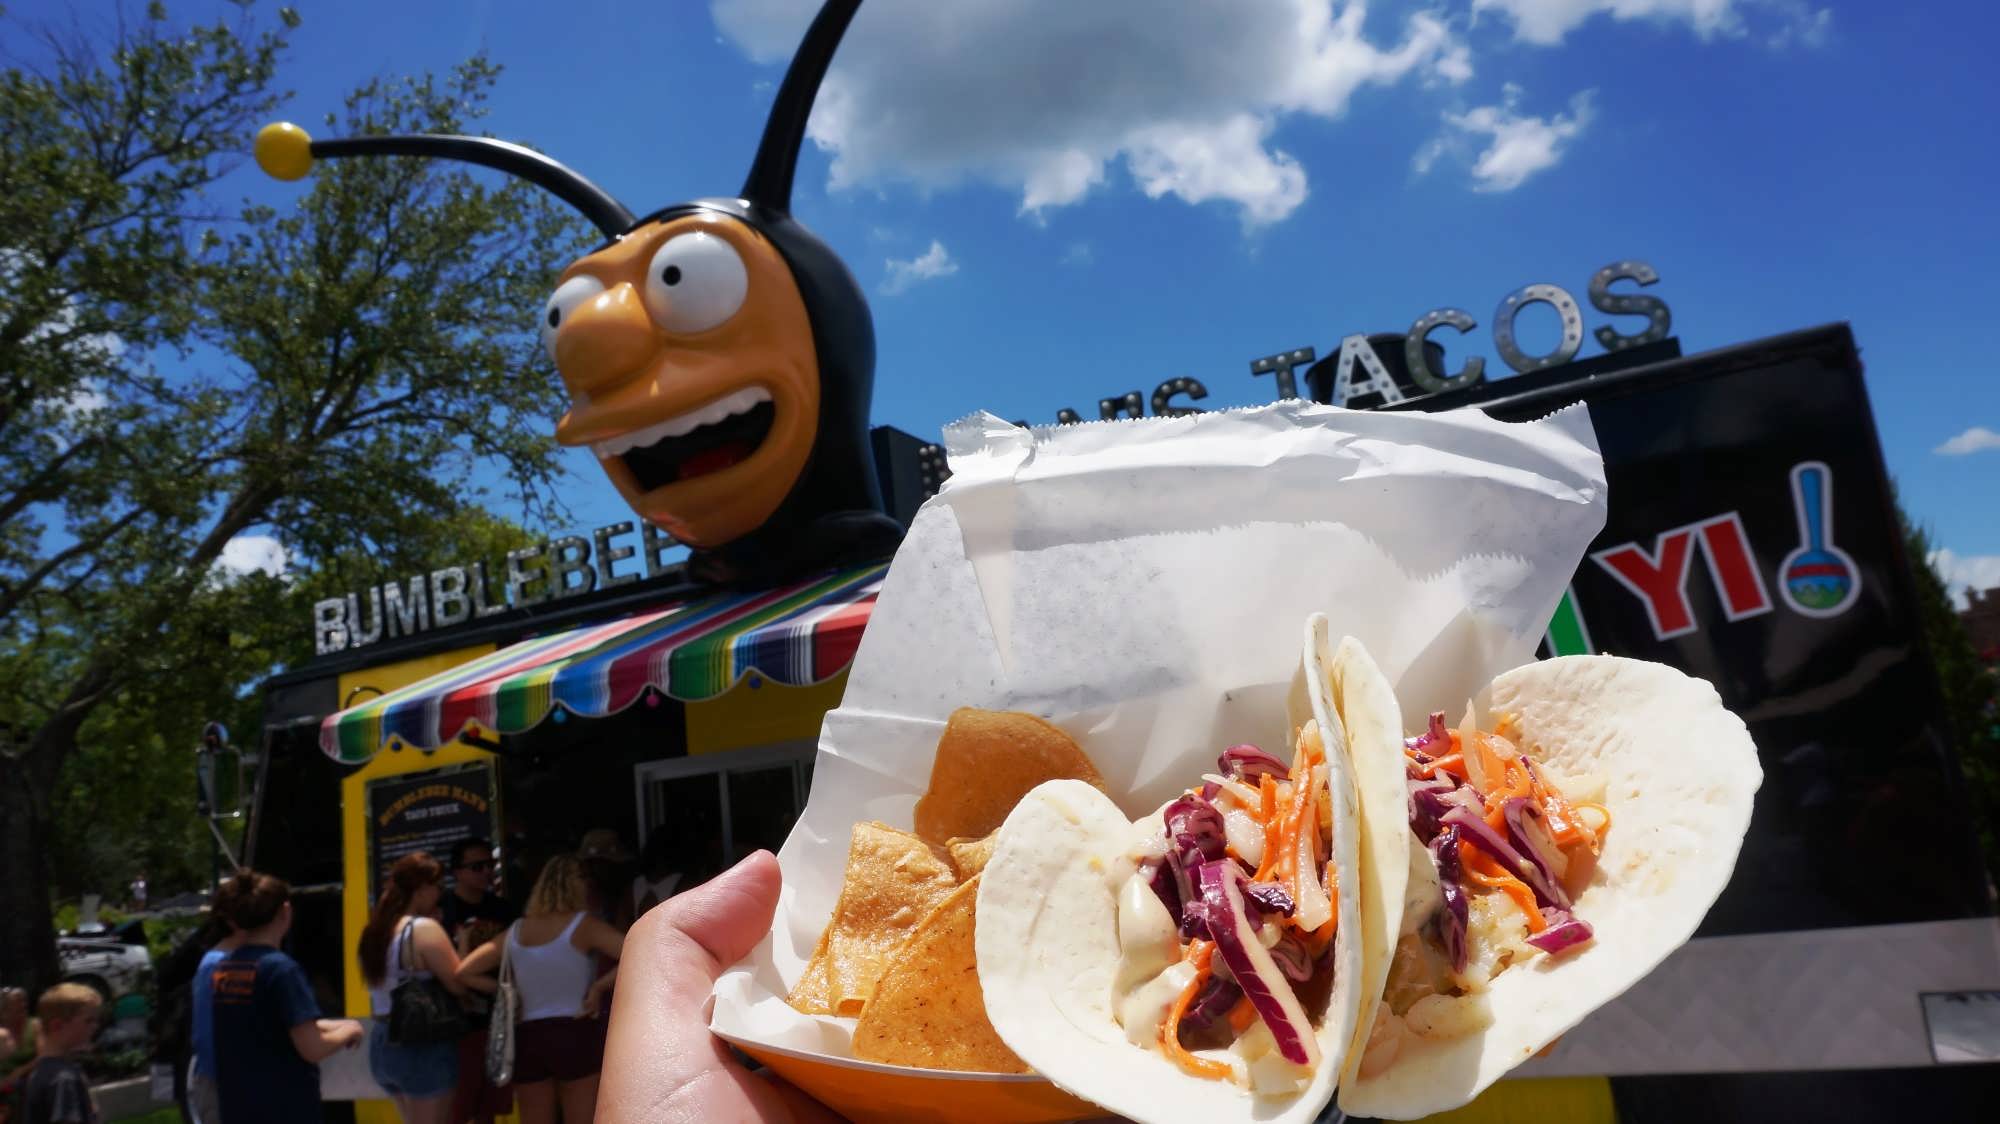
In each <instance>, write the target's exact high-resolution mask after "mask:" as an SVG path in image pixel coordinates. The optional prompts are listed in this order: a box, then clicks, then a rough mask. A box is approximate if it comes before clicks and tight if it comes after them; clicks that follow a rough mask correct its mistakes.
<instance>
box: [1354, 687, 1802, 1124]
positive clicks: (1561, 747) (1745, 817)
mask: <svg viewBox="0 0 2000 1124" xmlns="http://www.w3.org/2000/svg"><path fill="white" fill-rule="evenodd" d="M1336 678H1338V674H1337V673H1336ZM1371 694H1372V692H1371ZM1485 694H1486V697H1485V699H1484V700H1483V701H1484V706H1482V707H1481V709H1482V710H1483V711H1485V712H1487V713H1491V714H1493V715H1496V716H1497V715H1503V714H1512V715H1513V716H1514V719H1515V721H1516V723H1517V724H1518V726H1519V728H1520V742H1519V744H1520V747H1521V749H1522V750H1523V751H1525V752H1526V753H1528V755H1529V756H1530V757H1532V758H1533V759H1534V760H1535V761H1536V762H1537V763H1538V764H1539V765H1541V766H1542V767H1543V768H1544V769H1545V771H1546V772H1547V773H1549V774H1550V775H1551V778H1552V779H1553V780H1555V782H1556V784H1557V785H1558V787H1560V786H1561V784H1562V781H1563V779H1565V778H1573V777H1579V776H1584V775H1589V774H1597V775H1601V776H1603V777H1605V778H1607V782H1608V783H1607V784H1606V790H1605V794H1604V798H1603V804H1604V806H1605V807H1606V808H1607V809H1608V810H1609V811H1610V813H1611V830H1610V833H1609V835H1608V836H1607V837H1606V838H1605V842H1604V852H1603V854H1602V855H1601V856H1600V857H1599V860H1598V863H1597V870H1596V873H1595V874H1593V876H1592V877H1591V881H1590V883H1589V885H1588V886H1586V887H1585V888H1584V890H1583V892H1582V893H1581V894H1580V895H1578V897H1577V900H1576V910H1575V913H1576V916H1578V917H1580V918H1582V919H1583V920H1585V921H1587V922H1589V923H1590V925H1591V927H1592V929H1593V930H1595V933H1596V939H1595V940H1594V941H1592V942H1591V943H1589V944H1586V945H1583V946H1581V947H1579V948H1576V949H1573V950H1571V951H1569V952H1566V953H1564V954H1563V955H1561V956H1560V957H1555V958H1550V957H1547V956H1538V957H1536V958H1535V959H1533V960H1532V961H1530V962H1529V963H1528V964H1527V965H1525V966H1516V967H1513V968H1509V969H1507V970H1506V971H1504V972H1502V973H1500V974H1499V975H1498V976H1497V977H1495V979H1494V980H1493V983H1492V986H1491V988H1490V990H1489V991H1487V992H1486V994H1487V996H1488V997H1489V1003H1490V1006H1491V1010H1492V1015H1493V1024H1492V1025H1491V1026H1490V1027H1487V1028H1486V1029H1485V1030H1482V1031H1478V1032H1475V1033H1472V1034H1468V1035H1465V1036H1462V1037H1459V1038H1451V1039H1444V1040H1442V1041H1436V1042H1424V1041H1422V1040H1419V1039H1415V1038H1409V1039H1406V1040H1405V1042H1404V1045H1403V1050H1402V1053H1401V1054H1400V1055H1399V1056H1398V1057H1397V1059H1396V1061H1395V1062H1393V1063H1392V1064H1391V1065H1390V1066H1389V1067H1388V1068H1387V1069H1386V1070H1384V1071H1383V1072H1382V1073H1380V1074H1378V1075H1376V1076H1374V1077H1371V1078H1368V1079H1366V1080H1361V1081H1346V1082H1343V1083H1342V1086H1341V1089H1340V1107H1341V1109H1342V1111H1344V1112H1347V1113H1349V1114H1351V1115H1355V1116H1370V1117H1377V1118H1381V1119H1388V1120H1409V1119H1415V1118H1418V1117H1423V1116H1428V1115H1431V1114H1433V1113H1438V1112H1444V1111H1447V1110H1449V1109H1452V1108H1456V1107H1458V1106H1460V1105H1463V1104H1465V1103H1467V1102H1468V1101H1470V1100H1472V1098H1473V1097H1475V1096H1477V1095H1478V1094H1479V1093H1480V1091H1481V1090H1483V1089H1485V1088H1486V1087H1487V1086H1488V1085H1491V1084H1492V1083H1493V1082H1494V1081H1495V1080H1497V1079H1499V1078H1500V1077H1502V1076H1504V1075H1505V1074H1506V1073H1507V1072H1508V1071H1509V1070H1511V1069H1513V1068H1514V1067H1515V1066H1517V1065H1519V1064H1520V1063H1521V1062H1523V1061H1526V1060H1527V1059H1528V1058H1530V1057H1532V1056H1533V1055H1534V1054H1535V1053H1537V1052H1538V1051H1540V1050H1541V1049H1542V1048H1543V1047H1544V1046H1547V1045H1548V1044H1549V1043H1550V1042H1553V1041H1554V1040H1555V1039H1556V1037H1557V1036H1558V1035H1561V1034H1562V1033H1564V1032H1565V1031H1568V1030H1570V1029H1571V1028H1572V1027H1574V1026H1576V1025H1577V1024H1578V1023H1580V1022H1582V1021H1583V1019H1584V1017H1585V1016H1586V1015H1588V1014H1590V1013H1591V1012H1592V1011H1594V1010H1596V1009H1597V1008H1598V1007H1601V1006H1603V1005H1604V1004H1605V1003H1608V1002H1610V1001H1611V1000H1612V999H1615V998H1617V996H1618V995H1620V994H1621V993H1623V992H1624V991H1625V989H1627V988H1629V987H1631V986H1632V985H1633V984H1635V983H1637V982H1638V981H1639V980H1640V979H1642V978H1643V977H1644V976H1645V975H1646V974H1647V973H1648V972H1651V971H1652V970H1653V968H1654V967H1656V966H1657V965H1658V964H1659V963H1660V961H1662V960H1664V959H1666V957H1667V955H1668V954H1669V953H1671V952H1673V951H1674V949H1676V948H1678V947H1680V946H1681V945H1682V944H1683V943H1685V942H1686V941H1687V939H1688V938H1689V937H1690V936H1692V935H1693V934H1694V930H1695V927H1696V926H1697V925H1699V924H1700V923H1701V919H1702V917H1703V916H1704V915H1706V914H1707V912H1708V908H1709V906H1711V905H1712V904H1714V902H1715V898H1716V895H1718V894H1720V893H1721V892H1722V887H1723V885H1724V884H1726V883H1727V882H1728V881H1729V875H1730V872H1731V871H1732V870H1733V869H1734V868H1735V865H1736V855H1737V851H1738V850H1739V849H1740V848H1741V846H1742V843H1743V833H1744V832H1745V831H1746V830H1747V829H1748V827H1749V825H1750V805H1751V799H1752V797H1753V796H1754V795H1755V794H1756V791H1757V787H1758V785H1759V784H1760V783H1761V782H1762V780H1763V772H1762V770H1761V769H1760V768H1759V766H1758V764H1757V748H1756V746H1755V744H1753V743H1752V742H1751V740H1750V734H1749V731H1748V730H1746V729H1745V728H1744V725H1743V722H1742V721H1741V720H1740V719H1738V718H1737V717H1736V716H1735V715H1733V714H1731V713H1729V711H1727V710H1725V709H1724V708H1723V706H1722V700H1721V699H1720V698H1719V697H1718V696H1717V695H1716V693H1715V689H1714V688H1713V687H1711V686H1710V685H1709V684H1708V683H1706V682H1704V681H1702V680H1699V679H1694V678H1690V677H1689V676H1686V675H1683V674H1682V673H1681V672H1679V671H1676V670H1675V669H1673V668H1671V667H1667V666H1666V665H1664V664H1657V663H1647V662H1643V661H1639V660H1629V659H1622V658H1619V657H1614V656H1564V657H1561V658H1559V659H1553V660H1547V661H1543V662H1541V663H1534V664H1528V665H1526V666H1524V667H1519V668H1515V669H1514V670H1512V671H1509V672H1506V673H1504V674H1502V675H1501V676H1500V677H1499V678H1497V679H1495V680H1494V681H1493V682H1492V684H1491V685H1490V686H1489V687H1488V689H1487V691H1486V693H1485ZM1377 701H1378V702H1379V700H1377ZM1370 705H1375V704H1374V703H1371V704H1370ZM1392 713H1393V711H1392ZM1360 725H1361V723H1360V722H1359V721H1358V720H1357V719H1356V717H1355V716H1352V715H1350V717H1349V733H1350V736H1351V742H1350V745H1351V750H1352V752H1353V754H1354V756H1355V772H1356V774H1357V776H1359V777H1361V778H1363V781H1364V783H1363V786H1362V789H1361V795H1362V802H1363V804H1362V815H1363V819H1364V821H1366V822H1371V823H1372V822H1374V821H1375V820H1380V821H1383V822H1388V821H1391V820H1395V821H1397V822H1401V823H1403V824H1404V825H1405V827H1404V830H1405V832H1407V830H1408V828H1407V823H1408V821H1407V819H1406V818H1405V817H1407V814H1408V813H1407V809H1406V806H1405V800H1406V799H1407V798H1406V797H1405V796H1404V795H1403V794H1402V793H1401V792H1398V793H1397V794H1396V796H1395V798H1394V800H1393V802H1391V801H1390V800H1389V798H1388V795H1387V793H1386V789H1383V790H1378V788H1377V787H1376V786H1371V785H1368V784H1367V783H1366V778H1368V777H1370V776H1374V775H1376V774H1377V773H1380V772H1386V771H1388V769H1389V768H1390V766H1391V765H1393V767H1394V770H1395V772H1396V774H1397V775H1401V772H1402V753H1403V751H1402V744H1401V739H1400V738H1399V737H1397V736H1395V734H1394V733H1393V728H1392V732H1391V733H1389V734H1386V735H1385V734H1383V733H1382V732H1381V731H1380V730H1377V729H1374V727H1373V726H1372V725H1371V726H1369V727H1368V729H1369V730H1370V732H1369V733H1368V734H1366V735H1365V736H1364V735H1363V734H1361V733H1359V732H1357V727H1358V726H1360ZM1406 838H1407V835H1406ZM1387 865H1396V864H1387ZM1367 869H1368V870H1370V871H1371V872H1376V873H1378V874H1379V873H1381V872H1382V871H1384V870H1385V869H1386V865H1384V864H1381V863H1378V864H1377V865H1372V866H1368V867H1367ZM1387 900H1388V901H1391V902H1397V903H1398V904H1397V907H1396V909H1395V911H1394V912H1395V913H1396V919H1395V921H1394V922H1393V923H1392V924H1390V925H1389V926H1388V928H1387V930H1386V933H1387V936H1388V938H1389V941H1390V947H1391V949H1392V950H1393V945H1394V936H1395V934H1396V932H1397V931H1398V929H1399V927H1400V925H1401V908H1400V901H1399V899H1398V898H1389V899H1387ZM1364 924H1366V914H1365V912H1364ZM1371 932H1373V931H1372V930H1371ZM1381 936H1382V934H1381V933H1379V932H1378V933H1374V939H1377V940H1379V939H1380V938H1381ZM1375 994H1377V995H1379V994H1380V986H1379V985H1377V988H1376V992H1375ZM1371 1020H1372V1015H1371V1019H1370V1020H1364V1021H1363V1022H1362V1024H1361V1026H1362V1030H1363V1033H1364V1034H1365V1033H1366V1031H1367V1029H1368V1027H1369V1021H1371ZM1359 1058H1360V1050H1359V1049H1358V1048H1357V1049H1355V1051H1354V1055H1353V1058H1352V1060H1353V1062H1354V1064H1355V1065H1358V1064H1359Z"/></svg>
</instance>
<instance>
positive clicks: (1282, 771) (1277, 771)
mask: <svg viewBox="0 0 2000 1124" xmlns="http://www.w3.org/2000/svg"><path fill="white" fill-rule="evenodd" d="M1215 771H1216V772H1218V773H1221V774H1222V775H1223V776H1225V777H1230V778H1232V779H1235V780H1239V781H1242V782H1243V783H1245V784H1247V785H1249V786H1250V787H1252V788H1255V787H1257V778H1258V777H1261V776H1264V775H1265V774H1267V773H1268V774H1270V775H1271V776H1272V777H1275V778H1277V779H1278V780H1284V779H1285V778H1287V777H1289V776H1291V775H1292V767H1291V766H1290V765H1287V764H1285V763H1284V762H1283V761H1280V760H1278V759H1277V758H1276V757H1273V756H1271V755H1270V754H1268V753H1265V752H1264V751H1263V750H1261V749H1258V748H1257V747H1256V746H1254V745H1248V744H1245V745H1232V746H1230V747H1229V748H1228V749H1225V750H1223V751H1222V756H1221V757H1218V758H1216V759H1215ZM1211 783H1213V782H1211Z"/></svg>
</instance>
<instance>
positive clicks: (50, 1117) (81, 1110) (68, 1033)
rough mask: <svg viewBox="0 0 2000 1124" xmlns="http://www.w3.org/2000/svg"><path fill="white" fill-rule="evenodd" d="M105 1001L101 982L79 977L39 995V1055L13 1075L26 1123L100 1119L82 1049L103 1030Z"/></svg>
mask: <svg viewBox="0 0 2000 1124" xmlns="http://www.w3.org/2000/svg"><path fill="white" fill-rule="evenodd" d="M103 1007H104V997H103V996H101V995H99V994H97V991H96V989H95V988H91V987H87V986H85V985H83V984H75V983H64V984H57V985H56V986H54V987H52V988H50V989H48V990H47V991H44V992H42V996H41V998H40V999H37V1000H36V1001H35V1017H36V1019H37V1020H39V1021H40V1023H41V1032H40V1033H39V1034H38V1035H36V1038H35V1059H34V1061H32V1062H30V1063H28V1068H27V1069H26V1070H25V1071H23V1072H20V1073H16V1074H12V1075H10V1084H11V1085H12V1086H13V1087H14V1089H15V1090H16V1091H17V1096H18V1103H19V1105H20V1106H21V1109H22V1122H23V1124H97V1121H98V1115H97V1104H96V1102H95V1101H93V1100H92V1099H91V1096H90V1081H89V1079H88V1078H87V1077H86V1076H85V1075H84V1072H83V1067H82V1066H80V1065H78V1064H77V1062H76V1055H77V1054H79V1053H81V1052H83V1051H84V1050H86V1049H88V1048H89V1046H90V1041H91V1039H93V1038H95V1037H96V1036H97V1028H98V1024H99V1023H100V1022H102V1021H103V1014H104V1011H103ZM10 1099H11V1098H10Z"/></svg>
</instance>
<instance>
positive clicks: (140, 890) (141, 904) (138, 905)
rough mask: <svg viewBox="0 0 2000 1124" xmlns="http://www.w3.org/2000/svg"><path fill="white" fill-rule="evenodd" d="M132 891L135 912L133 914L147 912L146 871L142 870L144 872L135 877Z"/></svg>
mask: <svg viewBox="0 0 2000 1124" xmlns="http://www.w3.org/2000/svg"><path fill="white" fill-rule="evenodd" d="M131 890H132V910H133V912H135V913H143V912H145V910H146V872H145V871H143V870H142V871H140V872H139V873H138V875H137V876H135V877H134V878H133V879H132V886H131Z"/></svg>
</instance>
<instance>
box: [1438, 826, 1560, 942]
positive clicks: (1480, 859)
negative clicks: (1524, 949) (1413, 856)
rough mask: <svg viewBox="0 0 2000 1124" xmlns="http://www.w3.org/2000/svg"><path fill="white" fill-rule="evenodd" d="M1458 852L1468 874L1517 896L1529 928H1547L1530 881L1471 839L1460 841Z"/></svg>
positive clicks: (1488, 885) (1511, 895) (1533, 931)
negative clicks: (1529, 885)
mask: <svg viewBox="0 0 2000 1124" xmlns="http://www.w3.org/2000/svg"><path fill="white" fill-rule="evenodd" d="M1458 853H1459V857H1460V859H1461V861H1462V864H1463V866H1464V868H1465V874H1466V877H1468V878H1470V879H1472V880H1473V881H1474V882H1477V883H1479V884H1480V885H1481V886H1485V887H1486V888H1488V889H1491V890H1499V891H1500V892H1502V893H1504V894H1506V895H1507V896H1508V897H1510V898H1512V899H1514V904H1515V905H1517V906H1520V907H1521V912H1522V913H1525V914H1527V915H1528V931H1529V932H1530V933H1539V932H1541V931H1542V930H1543V929H1546V928H1548V926H1549V923H1548V921H1547V920H1546V919H1544V918H1543V917H1542V911H1541V909H1540V908H1538V907H1537V906H1536V905H1535V892H1534V891H1533V890H1530V889H1529V888H1528V884H1527V883H1525V882H1523V881H1521V880H1520V879H1518V878H1516V877H1514V876H1513V875H1511V874H1509V873H1507V868H1506V867H1503V866H1501V865H1500V863H1499V862H1498V860H1496V859H1494V858H1493V856H1491V855H1489V854H1487V853H1486V852H1485V851H1482V850H1480V849H1479V846H1478V845H1477V844H1475V843H1473V842H1472V841H1471V840H1469V839H1460V840H1459V841H1458Z"/></svg>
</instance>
